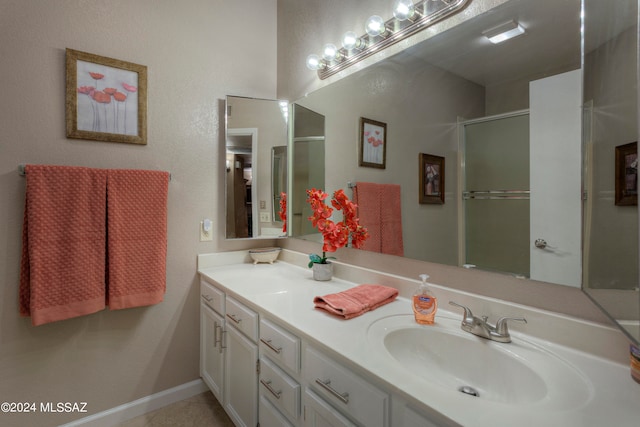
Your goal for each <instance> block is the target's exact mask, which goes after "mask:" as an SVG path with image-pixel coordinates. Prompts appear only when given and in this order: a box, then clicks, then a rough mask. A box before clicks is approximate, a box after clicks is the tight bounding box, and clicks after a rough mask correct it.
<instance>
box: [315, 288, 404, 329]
mask: <svg viewBox="0 0 640 427" xmlns="http://www.w3.org/2000/svg"><path fill="white" fill-rule="evenodd" d="M397 296H398V290H397V289H395V288H391V287H389V286H382V285H358V286H356V287H354V288H351V289H347V290H346V291H342V292H337V293H334V294H328V295H325V296H323V297H315V298H314V299H313V304H314V306H315V307H316V308H320V309H323V310H326V311H328V312H329V313H332V314H335V315H338V316H340V317H342V318H344V319H345V320H346V319H352V318H354V317H357V316H360V315H362V314H364V313H366V312H367V311H371V310H375V309H376V308H378V307H380V306H383V305H385V304H388V303H390V302H392V301H393V300H395V299H396V297H397Z"/></svg>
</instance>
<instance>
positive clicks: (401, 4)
mask: <svg viewBox="0 0 640 427" xmlns="http://www.w3.org/2000/svg"><path fill="white" fill-rule="evenodd" d="M415 14H416V8H415V6H414V5H413V1H412V0H396V2H395V3H394V5H393V16H394V17H395V18H396V19H397V20H398V21H406V20H407V19H411V18H413V16H414V15H415Z"/></svg>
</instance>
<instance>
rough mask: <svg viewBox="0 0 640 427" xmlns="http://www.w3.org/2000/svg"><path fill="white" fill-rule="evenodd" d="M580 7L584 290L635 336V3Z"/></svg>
mask: <svg viewBox="0 0 640 427" xmlns="http://www.w3.org/2000/svg"><path fill="white" fill-rule="evenodd" d="M584 7H585V32H584V45H585V52H586V55H585V57H584V99H585V101H586V105H587V106H588V108H586V109H585V116H584V119H585V120H584V123H585V163H586V173H585V183H584V187H585V191H586V193H587V198H586V200H585V203H584V214H583V217H584V221H585V228H584V248H583V256H584V265H585V269H584V276H583V289H584V290H585V292H586V293H587V294H588V295H589V296H590V297H591V298H592V299H593V300H594V301H595V302H596V303H597V304H598V305H599V306H600V307H601V308H603V309H604V311H605V312H606V313H608V314H609V316H610V317H612V318H613V319H614V320H616V321H617V322H618V323H619V324H620V325H621V326H622V328H623V331H625V332H626V333H627V335H629V336H630V337H631V338H633V339H635V341H636V342H640V322H639V319H640V297H639V292H638V265H637V261H638V241H637V236H638V206H637V184H638V178H637V143H636V142H637V141H638V78H637V76H638V74H637V73H638V69H637V64H638V22H637V21H638V2H637V1H632V0H628V1H627V0H625V1H616V2H601V1H597V0H586V1H585V3H584ZM633 143H636V144H633ZM627 147H628V148H630V150H626V148H627ZM617 154H620V156H619V158H617ZM618 166H621V167H620V168H619V171H616V168H617V167H618ZM619 172H620V173H621V175H622V176H621V178H622V180H621V181H619V182H616V181H618V179H619V178H620V176H619V175H618V173H619ZM622 192H624V193H625V194H623V196H624V197H623V198H620V199H619V197H618V195H620V193H622ZM634 196H635V197H634ZM618 199H619V200H618Z"/></svg>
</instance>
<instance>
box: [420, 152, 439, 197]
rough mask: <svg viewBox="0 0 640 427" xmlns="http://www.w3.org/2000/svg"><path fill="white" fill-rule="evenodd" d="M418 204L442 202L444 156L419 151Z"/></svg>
mask: <svg viewBox="0 0 640 427" xmlns="http://www.w3.org/2000/svg"><path fill="white" fill-rule="evenodd" d="M419 180H420V186H419V188H420V198H419V200H420V204H438V205H442V204H444V157H440V156H434V155H432V154H425V153H420V176H419Z"/></svg>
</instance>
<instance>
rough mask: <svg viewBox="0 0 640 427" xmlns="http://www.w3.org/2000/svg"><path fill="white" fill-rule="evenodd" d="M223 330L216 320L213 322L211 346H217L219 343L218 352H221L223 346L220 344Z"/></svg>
mask: <svg viewBox="0 0 640 427" xmlns="http://www.w3.org/2000/svg"><path fill="white" fill-rule="evenodd" d="M218 330H220V333H218ZM224 332H225V331H224V330H223V329H222V325H218V322H214V329H213V340H214V342H213V346H214V347H217V346H218V344H220V353H222V350H223V349H224V348H225V347H224V346H223V345H222V335H223V334H224Z"/></svg>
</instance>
